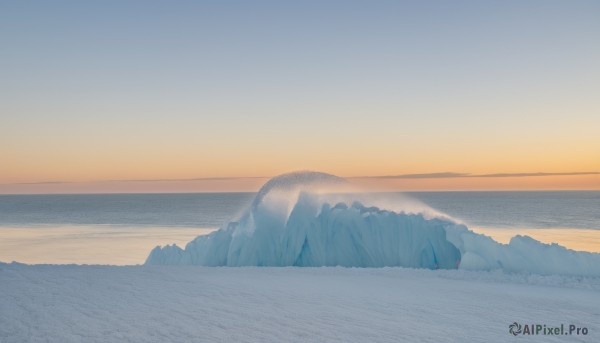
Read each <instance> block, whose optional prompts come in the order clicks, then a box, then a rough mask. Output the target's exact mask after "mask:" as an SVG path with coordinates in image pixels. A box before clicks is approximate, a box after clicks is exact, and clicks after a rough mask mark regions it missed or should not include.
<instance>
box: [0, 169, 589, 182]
mask: <svg viewBox="0 0 600 343" xmlns="http://www.w3.org/2000/svg"><path fill="white" fill-rule="evenodd" d="M580 175H600V172H565V173H544V172H538V173H496V174H470V173H455V172H442V173H424V174H399V175H376V176H351V177H347V179H452V178H505V177H538V176H580ZM269 178H270V177H268V176H232V177H200V178H191V179H132V180H100V181H80V182H77V181H41V182H17V183H9V184H8V185H44V184H69V183H95V182H191V181H231V180H240V179H269ZM5 185H7V184H5Z"/></svg>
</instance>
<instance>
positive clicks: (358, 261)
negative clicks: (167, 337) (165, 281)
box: [146, 172, 600, 276]
mask: <svg viewBox="0 0 600 343" xmlns="http://www.w3.org/2000/svg"><path fill="white" fill-rule="evenodd" d="M346 186H347V184H346V183H345V181H344V180H343V179H341V178H338V177H336V176H333V175H329V174H323V173H316V172H301V173H292V174H285V175H282V176H279V177H276V178H273V179H271V180H270V181H269V182H267V183H266V184H265V186H263V188H262V189H261V190H260V191H259V192H258V194H257V196H256V198H255V200H254V202H253V203H252V205H251V206H250V208H249V209H248V210H247V211H246V212H245V213H244V215H242V217H241V218H240V219H239V220H238V221H234V222H230V223H229V224H227V225H226V226H224V227H223V228H221V229H220V230H218V231H215V232H213V233H211V234H209V235H206V236H199V237H197V238H196V239H194V240H193V241H191V242H189V243H188V244H187V246H186V247H185V249H181V248H179V247H177V246H175V245H172V246H166V247H163V248H160V247H156V248H155V249H154V250H152V252H151V253H150V256H149V257H148V259H147V260H146V264H168V265H172V264H187V265H189V264H192V265H203V266H346V267H384V266H402V267H413V268H429V269H438V268H441V269H452V268H461V269H469V270H492V269H501V270H504V271H507V272H531V273H538V274H565V275H598V276H600V254H592V253H583V252H575V251H571V250H568V249H566V248H564V247H561V246H558V245H547V244H542V243H540V242H538V241H535V240H533V239H531V238H529V237H522V236H517V237H515V238H513V239H512V240H511V242H510V243H509V244H508V245H505V244H500V243H498V242H496V241H494V240H492V239H491V238H489V237H487V236H484V235H480V234H476V233H474V232H472V231H470V230H468V229H467V228H466V227H465V226H464V225H460V224H456V223H454V222H452V221H451V220H449V219H439V218H428V217H425V216H424V215H423V214H411V213H404V212H394V211H387V210H382V209H379V208H377V207H366V206H364V205H363V204H361V203H359V202H356V201H355V202H351V203H349V201H348V197H346V200H345V201H338V200H336V201H333V199H336V197H328V196H327V195H325V194H323V193H322V191H327V192H331V191H333V192H335V191H341V190H344V188H345V187H346ZM337 199H339V197H338V198H337Z"/></svg>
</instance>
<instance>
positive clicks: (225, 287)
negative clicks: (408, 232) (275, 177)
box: [0, 264, 600, 343]
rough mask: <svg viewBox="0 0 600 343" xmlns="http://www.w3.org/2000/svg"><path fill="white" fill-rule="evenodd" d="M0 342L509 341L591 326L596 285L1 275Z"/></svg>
mask: <svg viewBox="0 0 600 343" xmlns="http://www.w3.org/2000/svg"><path fill="white" fill-rule="evenodd" d="M0 286H1V289H2V291H1V292H0V323H2V325H0V341H1V342H11V343H12V342H315V341H319V342H323V341H324V342H399V341H404V342H442V341H443V342H448V341H452V342H456V341H479V342H506V341H508V340H512V339H514V337H513V336H512V335H511V334H510V333H509V325H510V324H511V323H513V322H518V323H523V324H526V323H538V324H545V325H548V326H551V325H560V324H566V325H569V324H573V325H577V326H578V327H586V328H587V330H588V334H587V335H571V336H566V335H565V336H541V335H540V336H529V337H521V338H527V340H528V341H539V342H542V341H543V342H594V341H596V342H597V341H598V340H599V339H600V279H599V278H594V277H591V278H590V277H587V278H586V277H563V276H536V275H520V274H505V273H502V272H500V271H495V272H473V271H463V270H435V271H432V270H423V269H406V268H378V269H372V268H339V267H338V268H293V267H287V268H268V267H245V268H210V267H198V266H169V267H165V266H131V267H114V266H75V265H31V266H28V265H21V264H0Z"/></svg>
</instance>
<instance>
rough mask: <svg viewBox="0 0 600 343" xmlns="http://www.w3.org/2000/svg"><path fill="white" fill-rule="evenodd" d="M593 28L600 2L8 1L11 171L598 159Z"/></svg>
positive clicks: (6, 93)
mask: <svg viewBox="0 0 600 343" xmlns="http://www.w3.org/2000/svg"><path fill="white" fill-rule="evenodd" d="M599 37H600V3H599V2H596V1H452V2H449V1H296V2H292V1H177V2H172V1H85V2H84V1H53V2H43V1H5V2H2V3H1V4H0V44H2V47H3V49H2V54H1V56H0V63H1V65H0V75H1V79H0V94H1V95H0V98H1V104H0V110H1V112H2V119H1V120H2V125H1V128H0V135H1V137H2V138H0V139H1V140H2V141H1V143H2V148H0V158H2V159H3V160H4V161H6V165H10V166H11V167H9V168H8V169H7V170H5V171H4V172H3V174H4V175H0V179H2V180H4V182H5V183H6V182H35V181H53V180H75V181H77V180H103V179H127V178H165V177H166V178H169V177H173V178H185V177H213V176H265V175H274V174H277V173H280V172H284V171H289V170H293V169H319V170H324V171H329V172H334V173H337V174H343V175H349V176H351V175H387V174H402V173H432V172H445V171H455V172H474V173H499V172H538V171H543V172H564V171H568V172H571V171H596V170H599V169H600V153H598V150H599V149H597V147H598V146H600V139H599V138H598V137H599V136H600V132H599V131H598V130H599V129H598V127H600V115H599V112H600V106H599V104H598V101H597V94H599V93H600V86H599V80H600V68H599V67H598V62H597V61H598V60H600V43H599V40H600V39H599ZM594 146H595V148H594ZM128 165H134V167H128ZM165 166H168V167H165Z"/></svg>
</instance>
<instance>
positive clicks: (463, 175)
mask: <svg viewBox="0 0 600 343" xmlns="http://www.w3.org/2000/svg"><path fill="white" fill-rule="evenodd" d="M578 175H600V172H564V173H543V172H538V173H496V174H469V173H455V172H443V173H427V174H400V175H381V176H357V177H352V178H353V179H450V178H504V177H535V176H578Z"/></svg>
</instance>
